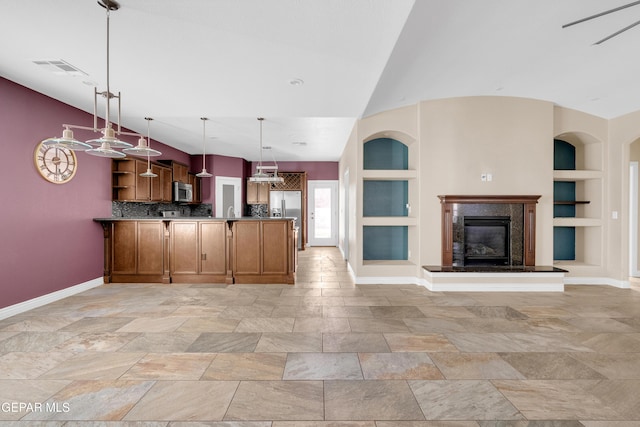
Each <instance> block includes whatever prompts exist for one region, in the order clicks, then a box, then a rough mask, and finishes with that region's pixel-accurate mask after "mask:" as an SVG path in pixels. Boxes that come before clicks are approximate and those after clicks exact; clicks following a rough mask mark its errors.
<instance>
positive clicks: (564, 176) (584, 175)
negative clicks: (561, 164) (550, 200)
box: [553, 170, 602, 181]
mask: <svg viewBox="0 0 640 427" xmlns="http://www.w3.org/2000/svg"><path fill="white" fill-rule="evenodd" d="M601 178H602V171H596V170H554V171H553V180H554V181H585V180H587V179H601Z"/></svg>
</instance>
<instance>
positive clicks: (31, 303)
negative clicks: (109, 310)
mask: <svg viewBox="0 0 640 427" xmlns="http://www.w3.org/2000/svg"><path fill="white" fill-rule="evenodd" d="M103 283H104V281H103V278H102V277H98V278H97V279H93V280H89V281H88V282H84V283H80V284H78V285H75V286H71V287H69V288H65V289H61V290H59V291H55V292H51V293H50V294H45V295H42V296H39V297H36V298H33V299H30V300H27V301H23V302H19V303H17V304H14V305H10V306H8V307H5V308H2V309H0V320H2V319H6V318H8V317H11V316H15V315H17V314H20V313H24V312H25V311H29V310H33V309H34V308H38V307H41V306H43V305H46V304H50V303H52V302H56V301H59V300H61V299H63V298H66V297H70V296H72V295H75V294H78V293H80V292H84V291H86V290H89V289H92V288H95V287H98V286H100V285H102V284H103Z"/></svg>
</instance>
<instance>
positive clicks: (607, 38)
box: [594, 21, 640, 44]
mask: <svg viewBox="0 0 640 427" xmlns="http://www.w3.org/2000/svg"><path fill="white" fill-rule="evenodd" d="M638 24H640V21H637V22H634V23H633V24H631V25H628V26H626V27H624V28H623V29H621V30H618V31H616V32H615V33H613V34H611V35H610V36H607V37H605V38H603V39H602V40H598V41H597V42H595V43H594V44H600V43H604V42H606V41H607V40H609V39H612V38H614V37H615V36H617V35H619V34H621V33H624V32H625V31H627V30H629V29H631V28H633V27H635V26H636V25H638Z"/></svg>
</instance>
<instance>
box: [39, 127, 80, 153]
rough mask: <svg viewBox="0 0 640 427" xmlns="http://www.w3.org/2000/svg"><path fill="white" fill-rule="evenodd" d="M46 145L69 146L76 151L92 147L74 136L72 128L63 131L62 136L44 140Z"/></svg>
mask: <svg viewBox="0 0 640 427" xmlns="http://www.w3.org/2000/svg"><path fill="white" fill-rule="evenodd" d="M43 144H44V145H53V146H56V147H63V148H68V149H69V150H74V151H85V150H89V149H91V148H92V147H91V145H89V144H85V143H84V142H80V141H78V140H77V139H75V138H74V137H73V131H72V130H71V129H68V128H67V129H65V130H63V131H62V137H60V138H49V139H47V140H45V141H44V142H43Z"/></svg>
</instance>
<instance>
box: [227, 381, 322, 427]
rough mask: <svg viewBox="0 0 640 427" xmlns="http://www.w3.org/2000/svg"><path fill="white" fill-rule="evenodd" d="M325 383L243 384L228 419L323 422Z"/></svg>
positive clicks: (262, 382) (245, 382) (232, 403)
mask: <svg viewBox="0 0 640 427" xmlns="http://www.w3.org/2000/svg"><path fill="white" fill-rule="evenodd" d="M323 402H324V398H323V384H322V381H242V382H241V383H240V385H239V386H238V390H237V391H236V393H235V396H234V397H233V400H232V401H231V405H229V409H228V410H227V413H226V415H225V417H224V419H225V420H228V421H231V420H274V421H275V420H307V421H312V420H323V419H324V404H323Z"/></svg>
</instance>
